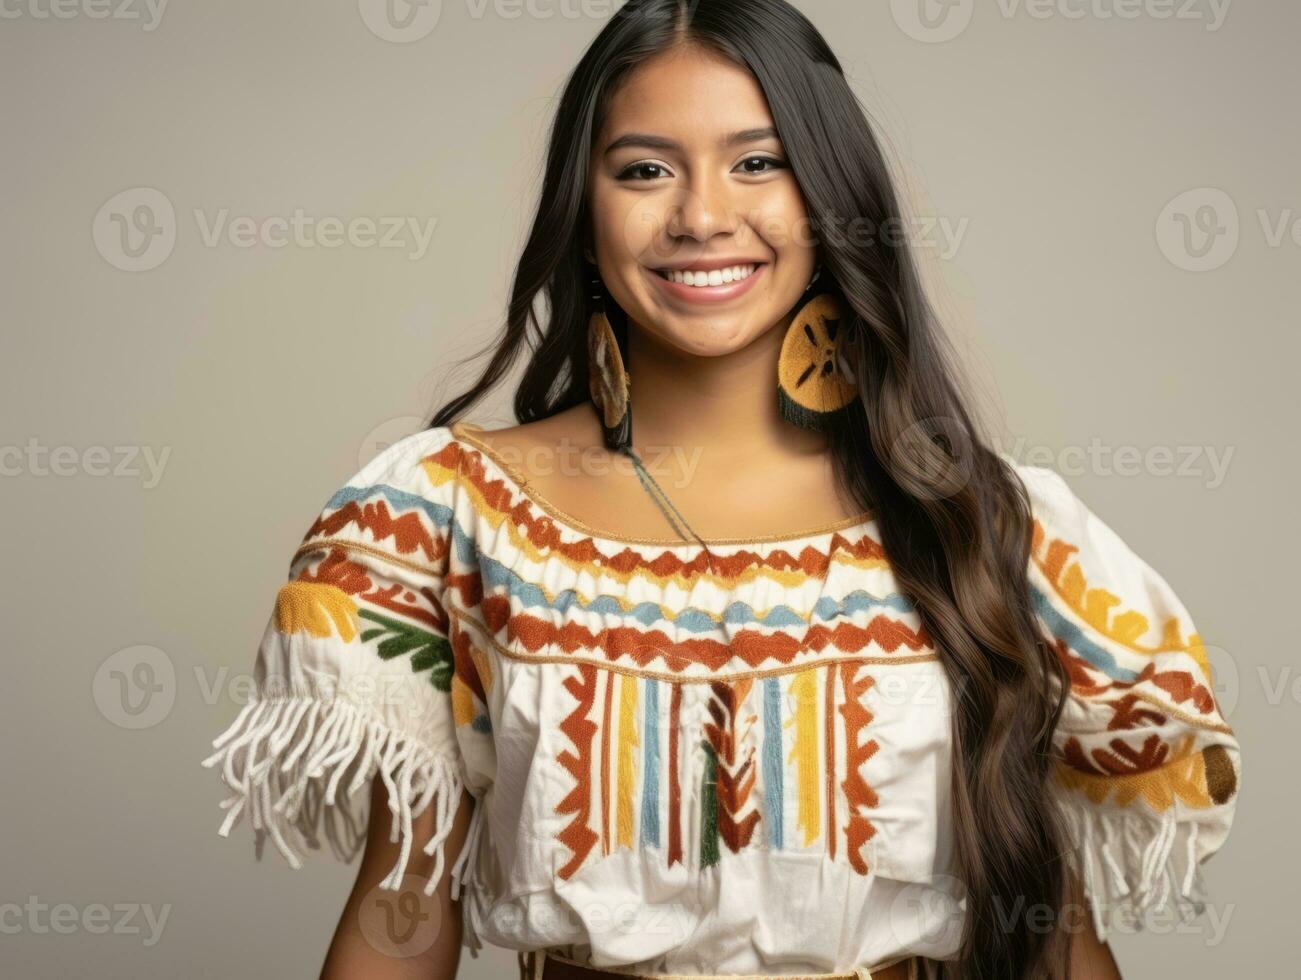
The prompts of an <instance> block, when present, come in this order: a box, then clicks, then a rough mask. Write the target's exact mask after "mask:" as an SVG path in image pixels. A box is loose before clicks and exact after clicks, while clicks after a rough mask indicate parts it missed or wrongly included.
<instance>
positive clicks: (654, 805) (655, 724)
mask: <svg viewBox="0 0 1301 980" xmlns="http://www.w3.org/2000/svg"><path fill="white" fill-rule="evenodd" d="M642 684H643V685H644V686H645V689H646V699H645V701H646V710H645V713H644V715H645V719H646V720H645V731H644V732H643V734H642V744H643V745H645V746H646V764H645V766H644V767H643V768H642V790H641V794H642V795H641V840H642V843H643V844H649V845H650V846H651V847H659V846H660V735H659V720H660V688H659V681H657V680H656V679H655V678H653V677H644V678H642Z"/></svg>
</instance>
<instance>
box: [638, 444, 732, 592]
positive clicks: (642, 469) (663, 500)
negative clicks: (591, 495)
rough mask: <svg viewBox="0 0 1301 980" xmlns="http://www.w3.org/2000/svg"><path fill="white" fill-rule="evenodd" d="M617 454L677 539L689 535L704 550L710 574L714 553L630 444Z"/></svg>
mask: <svg viewBox="0 0 1301 980" xmlns="http://www.w3.org/2000/svg"><path fill="white" fill-rule="evenodd" d="M618 452H620V453H622V454H623V455H625V456H627V457H628V458H629V459H630V460H632V465H633V468H634V469H635V470H636V471H637V477H638V479H640V480H641V485H642V487H643V488H644V489H645V490H646V492H647V493H648V494H650V498H651V500H653V501H655V506H657V507H658V508H659V509H660V512H661V513H662V514H663V515H664V517H665V518H666V519H667V520H668V522H669V523H670V524H671V525H673V530H674V531H675V532H676V533H677V535H678V537H680V538H682V539H683V540H684V541H685V540H687V534H690V535H691V537H692V538H695V540H696V543H697V544H699V545H700V547H701V548H703V549H704V552H705V561H706V562H707V564H708V567H709V570H710V571H711V572H712V571H714V553H713V552H712V551H710V550H709V545H707V544H706V543H705V539H704V538H702V537H701V536H700V535H699V534H697V533H696V532H695V531H694V530H692V527H691V525H690V524H688V523H687V519H686V518H685V517H683V516H682V513H681V511H679V510H678V509H677V508H676V507H675V506H673V501H671V500H669V497H668V494H666V493H665V492H664V490H663V489H662V488H661V487H660V485H659V484H658V483H656V482H655V478H654V477H652V476H651V475H650V472H649V471H648V470H647V469H646V466H645V464H643V463H642V461H641V457H640V456H638V455H637V452H636V450H634V449H633V448H632V443H631V442H629V444H628V445H626V446H619V447H618ZM679 525H680V526H679ZM684 529H685V530H686V532H687V533H686V534H684V533H683V530H684Z"/></svg>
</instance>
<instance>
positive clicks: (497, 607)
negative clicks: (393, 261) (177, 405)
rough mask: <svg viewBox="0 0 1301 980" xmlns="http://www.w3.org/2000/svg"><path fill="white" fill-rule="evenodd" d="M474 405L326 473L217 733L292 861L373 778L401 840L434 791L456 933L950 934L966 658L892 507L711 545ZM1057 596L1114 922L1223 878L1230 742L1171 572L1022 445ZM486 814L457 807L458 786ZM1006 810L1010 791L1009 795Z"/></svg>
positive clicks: (752, 964)
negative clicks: (649, 514) (570, 486)
mask: <svg viewBox="0 0 1301 980" xmlns="http://www.w3.org/2000/svg"><path fill="white" fill-rule="evenodd" d="M476 428H477V427H473V426H471V425H470V424H469V423H455V424H454V425H452V426H450V427H437V428H432V429H428V430H426V431H423V432H420V433H418V434H416V435H413V436H410V437H408V438H406V439H404V440H402V441H400V442H398V443H396V444H395V445H393V446H391V447H390V448H388V449H387V450H385V451H384V452H382V453H381V454H380V455H379V456H378V457H377V458H375V459H374V460H373V461H372V462H370V463H369V464H368V465H366V466H365V467H364V468H363V469H362V470H361V471H360V472H359V473H357V474H356V475H355V476H354V477H353V478H352V479H351V480H349V481H348V483H347V484H346V485H345V486H343V487H342V488H341V489H339V490H338V491H337V492H336V493H335V494H334V495H333V496H332V497H331V498H330V499H329V501H328V502H327V503H326V505H325V508H324V510H323V511H322V513H321V514H320V516H319V517H318V518H317V519H316V521H315V522H314V523H313V524H312V525H311V527H310V528H309V529H308V531H307V533H306V535H305V537H304V539H303V544H302V546H301V547H300V548H299V549H298V551H297V552H296V554H295V555H294V557H293V560H292V564H291V568H290V574H289V581H288V583H287V584H286V585H285V586H284V587H283V588H281V589H280V591H279V594H278V595H277V596H276V601H275V610H274V613H273V614H272V616H271V618H270V622H269V623H268V626H267V629H266V633H265V635H264V637H263V639H262V642H261V646H260V648H259V650H258V652H257V659H256V674H255V677H256V687H257V691H258V695H257V697H256V699H255V700H253V701H252V702H250V703H249V704H247V705H246V706H244V707H243V709H242V710H241V711H240V713H239V715H238V717H236V718H235V719H234V721H233V723H231V724H230V726H229V727H228V728H227V729H226V731H225V732H224V733H222V734H221V735H220V736H219V737H218V738H217V739H216V740H215V741H214V742H213V746H214V748H215V749H216V752H215V753H213V754H212V755H211V756H210V757H208V758H207V759H205V760H204V765H207V766H217V767H220V768H219V771H220V773H221V774H222V777H223V779H224V782H225V783H226V785H227V786H228V787H229V789H230V790H231V795H230V796H229V798H228V799H227V800H226V801H225V802H224V803H223V807H225V808H226V810H227V813H226V818H225V821H224V822H223V823H222V825H221V827H220V830H219V833H221V834H222V835H223V836H224V835H227V834H229V832H230V830H231V828H232V826H233V825H234V824H235V823H236V822H237V821H238V820H239V819H240V818H241V817H242V815H243V814H244V813H248V814H249V816H250V817H251V819H252V822H253V825H254V828H255V833H256V838H257V844H258V849H259V853H260V852H261V845H262V842H263V839H264V838H265V836H266V835H268V834H269V835H270V836H271V838H272V840H273V841H274V843H275V844H276V846H277V848H278V849H279V850H280V851H281V852H282V853H283V854H284V856H285V857H286V859H287V860H288V861H289V862H290V864H291V865H292V866H293V867H295V868H297V867H299V866H300V857H299V848H302V847H304V846H306V847H309V848H316V847H319V837H318V835H319V833H320V831H321V829H322V824H323V825H324V830H325V833H326V835H327V837H328V839H329V840H330V842H331V843H332V844H333V845H334V848H335V851H336V853H337V854H339V855H340V856H342V857H344V858H347V857H350V856H351V855H353V854H355V853H356V851H357V850H358V849H359V847H360V845H361V843H362V841H363V839H364V833H365V829H364V828H365V808H366V798H367V794H366V793H365V792H359V791H360V790H362V788H363V787H364V786H367V785H368V784H369V782H370V780H371V778H372V777H373V776H374V775H375V774H377V773H378V774H379V775H380V777H381V778H383V779H384V780H385V783H386V785H387V788H388V792H389V794H390V799H396V800H397V801H398V804H399V807H400V809H399V811H398V812H397V813H396V814H395V815H394V818H393V820H394V831H393V833H394V839H395V840H397V839H398V838H399V836H400V838H401V840H402V841H403V850H402V857H401V859H400V860H399V861H398V862H397V864H396V865H395V866H394V868H393V870H392V873H391V875H390V876H389V878H388V879H387V880H386V883H385V884H386V887H390V888H397V887H398V883H399V882H400V880H401V878H402V876H403V873H404V870H405V868H406V865H407V863H408V860H409V856H410V849H411V835H412V830H411V819H412V817H414V816H415V815H418V814H420V813H421V812H422V811H423V810H424V809H425V808H426V807H429V806H432V807H434V808H435V809H434V813H435V815H436V825H437V828H438V829H437V831H436V833H435V836H434V837H433V838H432V839H431V840H430V841H429V844H428V847H427V848H426V852H427V853H430V854H433V855H435V857H436V861H435V870H434V872H433V875H432V877H431V879H430V881H429V886H428V891H429V892H431V893H432V890H433V886H434V883H435V882H436V881H437V880H438V879H439V878H440V877H441V875H442V874H444V873H450V874H451V875H452V876H453V890H454V894H455V895H459V897H460V899H461V905H462V914H463V926H464V942H465V943H466V944H467V945H468V946H469V947H470V948H471V950H474V951H477V949H478V948H479V946H480V944H481V943H482V942H484V941H486V942H490V943H494V944H497V945H500V946H504V947H507V948H513V949H517V950H527V949H538V948H547V949H549V950H552V951H555V952H558V953H560V954H562V955H565V956H568V957H569V958H572V959H577V960H579V961H581V962H588V963H590V964H591V965H593V966H595V967H598V968H615V969H618V968H629V969H634V968H635V969H637V970H640V971H642V972H647V973H660V972H662V973H695V974H730V973H760V972H764V973H771V974H776V975H781V974H792V973H801V972H838V971H853V970H855V969H858V968H862V967H868V968H874V967H877V966H882V965H886V964H888V963H891V962H894V961H895V960H897V959H900V958H903V957H904V956H907V955H918V956H922V957H926V958H927V959H929V960H943V959H952V958H954V956H955V954H956V950H957V944H958V940H959V937H960V935H961V931H962V930H961V924H962V915H963V914H964V912H963V908H964V907H963V901H962V890H961V886H960V882H959V881H958V879H957V877H956V869H955V867H954V865H953V849H952V841H951V837H950V814H949V768H950V727H949V726H950V722H949V713H950V710H951V706H952V698H951V692H950V690H949V686H948V683H947V679H946V675H945V673H944V671H943V669H942V668H941V664H940V662H939V659H938V657H937V654H936V650H935V648H934V646H933V645H932V642H931V639H930V637H929V636H928V635H927V633H926V630H925V629H924V627H923V625H922V622H921V620H920V617H919V616H918V615H917V612H916V610H915V608H914V606H913V604H912V603H911V602H910V601H909V600H908V598H907V597H906V596H904V595H902V594H901V593H900V592H899V590H898V588H897V585H896V582H895V579H894V577H893V575H892V573H891V570H890V565H889V563H888V562H887V561H886V559H885V555H884V552H883V549H882V546H881V543H880V536H879V531H878V528H877V526H876V522H875V518H874V517H873V516H872V515H871V514H864V515H860V516H858V517H855V518H850V519H847V520H845V521H841V522H839V523H837V524H834V525H829V526H824V527H819V528H811V529H809V530H808V531H807V532H805V533H802V534H800V535H798V536H794V535H791V536H777V537H770V538H765V539H761V540H753V539H752V540H728V541H710V549H711V551H713V553H714V556H715V567H714V568H713V569H712V570H711V569H709V568H708V567H707V566H706V564H705V560H704V559H705V556H704V554H703V553H702V550H701V549H700V547H699V545H698V544H694V543H693V544H684V543H683V542H682V541H680V540H678V539H672V538H667V537H666V538H665V539H663V540H646V539H636V540H633V539H627V538H622V537H617V536H615V535H610V534H606V535H601V534H599V533H596V532H594V531H593V530H592V529H590V528H587V527H586V526H585V525H583V524H582V522H581V521H579V520H577V519H575V518H573V517H570V516H569V515H566V514H564V513H562V512H561V511H559V510H557V509H556V508H555V507H554V506H552V505H551V504H549V503H548V502H547V501H546V500H545V499H543V498H542V497H541V496H539V495H538V494H537V493H536V492H535V491H533V490H532V488H530V487H529V486H528V483H527V478H526V477H525V476H524V475H523V474H521V473H520V472H519V471H518V470H517V469H516V468H515V467H513V466H512V465H511V464H510V463H509V462H508V461H506V460H505V459H504V458H503V457H502V456H501V455H500V454H499V453H497V452H496V451H495V450H493V449H492V448H491V447H489V446H488V445H487V444H486V443H485V442H484V441H483V440H481V439H479V438H478V437H477V435H476V431H475V430H476ZM1004 458H1005V459H1006V460H1007V461H1008V462H1009V463H1010V464H1012V465H1013V466H1014V467H1015V468H1016V472H1017V473H1018V474H1019V476H1020V477H1021V479H1022V482H1023V483H1024V484H1025V486H1026V489H1027V491H1028V494H1029V497H1030V500H1031V503H1032V510H1033V514H1034V519H1035V520H1034V538H1033V547H1032V549H1031V554H1030V555H1029V577H1030V584H1031V590H1032V596H1033V599H1034V603H1035V606H1036V609H1037V614H1038V620H1039V622H1040V624H1041V626H1042V628H1043V630H1044V631H1045V632H1046V634H1047V635H1048V636H1049V638H1051V639H1052V640H1054V641H1055V646H1056V649H1057V652H1058V654H1059V656H1060V657H1061V658H1062V659H1063V661H1064V662H1065V664H1066V666H1067V667H1068V670H1069V676H1070V681H1071V691H1070V697H1069V700H1068V702H1067V707H1066V710H1065V712H1064V714H1063V716H1062V719H1061V723H1060V726H1059V729H1058V731H1057V733H1056V737H1055V739H1054V745H1055V748H1056V750H1057V753H1058V756H1057V768H1056V774H1057V778H1056V779H1055V781H1054V784H1053V785H1054V794H1055V799H1056V800H1057V801H1058V804H1059V805H1060V807H1061V808H1062V811H1063V812H1064V813H1065V814H1066V816H1067V818H1068V825H1069V828H1070V833H1071V841H1070V844H1071V846H1072V849H1071V851H1070V853H1069V855H1068V857H1069V860H1070V861H1071V862H1072V866H1073V867H1074V868H1075V869H1076V870H1077V871H1078V873H1079V874H1080V876H1081V879H1082V881H1083V883H1084V886H1085V891H1086V894H1087V896H1088V897H1089V899H1090V901H1091V903H1092V907H1093V910H1094V914H1095V925H1096V927H1097V929H1098V930H1099V933H1100V934H1101V935H1102V936H1104V937H1105V936H1106V934H1107V931H1108V929H1109V928H1113V927H1114V926H1115V924H1116V923H1117V922H1118V921H1121V919H1120V918H1118V917H1124V921H1126V922H1133V921H1134V918H1135V916H1137V915H1139V914H1141V913H1144V912H1148V911H1150V910H1154V909H1173V910H1175V911H1177V912H1178V913H1179V914H1180V915H1181V916H1185V917H1186V916H1191V915H1193V914H1196V913H1199V912H1200V911H1201V910H1202V905H1203V903H1204V901H1205V892H1204V886H1203V883H1202V876H1201V871H1200V868H1199V865H1200V864H1201V863H1202V862H1204V861H1205V860H1206V859H1207V858H1209V857H1210V856H1211V855H1212V854H1214V853H1215V852H1216V851H1217V850H1218V849H1219V848H1220V847H1221V845H1222V844H1223V843H1224V841H1225V838H1226V837H1227V835H1228V833H1229V829H1230V825H1231V822H1232V819H1233V813H1234V805H1235V802H1236V797H1237V792H1238V787H1239V783H1240V761H1239V746H1238V742H1237V740H1236V738H1235V736H1234V734H1233V732H1232V730H1231V729H1230V727H1229V725H1228V724H1226V722H1225V719H1224V717H1223V716H1222V714H1221V712H1220V709H1219V706H1218V704H1217V702H1216V699H1215V696H1214V693H1213V691H1212V679H1211V670H1210V664H1209V662H1208V659H1207V654H1206V650H1205V648H1204V647H1203V644H1202V642H1201V640H1200V638H1199V637H1198V635H1197V633H1196V631H1195V630H1194V627H1193V624H1192V622H1191V620H1190V619H1189V616H1188V613H1187V611H1186V610H1185V608H1184V606H1183V605H1182V604H1181V603H1180V601H1179V599H1178V598H1177V597H1176V596H1175V594H1174V593H1173V592H1172V591H1171V588H1170V586H1169V585H1168V584H1167V582H1166V581H1165V580H1164V579H1163V578H1162V577H1161V576H1160V575H1159V574H1157V573H1156V572H1155V571H1154V570H1153V569H1152V568H1151V567H1149V566H1148V565H1147V564H1146V563H1145V562H1144V561H1143V560H1142V559H1141V558H1139V557H1138V556H1137V555H1136V554H1135V553H1134V552H1133V551H1132V550H1131V549H1130V548H1129V547H1128V546H1127V545H1126V544H1125V543H1124V542H1123V541H1122V540H1121V539H1120V538H1119V537H1118V536H1117V535H1116V534H1115V533H1114V532H1113V531H1112V530H1111V528H1109V527H1108V526H1107V525H1106V524H1104V523H1103V522H1102V520H1101V519H1099V518H1098V517H1097V516H1096V515H1094V514H1093V513H1092V512H1091V511H1090V510H1089V509H1088V507H1086V506H1085V505H1084V504H1083V503H1082V502H1081V501H1080V500H1079V498H1077V497H1076V496H1075V495H1074V494H1073V492H1072V491H1071V490H1070V489H1069V487H1068V485H1067V483H1066V482H1065V480H1064V479H1063V478H1062V477H1061V476H1059V475H1058V474H1057V473H1055V472H1054V471H1052V470H1049V469H1045V468H1040V467H1034V466H1027V465H1022V464H1019V463H1016V462H1015V461H1013V460H1012V459H1011V457H1010V456H1005V457H1004ZM463 787H464V788H467V789H468V790H469V792H470V793H471V795H472V796H473V797H474V799H475V801H476V802H475V807H474V812H473V819H472V821H471V825H470V833H469V836H468V838H467V841H466V844H465V847H464V848H463V849H462V852H461V853H460V854H459V855H451V856H449V858H448V859H447V860H445V859H444V855H443V850H444V847H443V844H444V839H445V835H446V833H447V831H448V829H449V828H450V824H451V817H452V814H453V813H454V809H455V806H456V804H457V801H458V799H459V797H460V794H461V790H462V788H463ZM991 816H993V815H991Z"/></svg>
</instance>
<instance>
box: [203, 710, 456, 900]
mask: <svg viewBox="0 0 1301 980" xmlns="http://www.w3.org/2000/svg"><path fill="white" fill-rule="evenodd" d="M212 745H213V747H214V748H215V749H217V751H216V752H214V753H213V754H212V755H210V756H209V757H208V758H206V759H204V760H203V765H204V766H206V767H208V768H211V767H212V766H215V765H217V764H218V763H220V764H221V776H222V780H223V781H224V782H225V784H226V785H227V786H228V787H229V788H230V789H231V790H233V793H232V794H231V795H230V796H229V797H227V798H226V799H225V800H223V801H222V803H221V807H222V809H224V810H225V811H226V819H225V820H224V821H223V822H222V825H221V827H220V829H219V830H218V831H217V833H219V834H220V835H221V836H222V837H228V836H230V831H231V829H232V828H233V827H234V826H235V825H236V824H237V823H238V822H239V820H240V818H241V816H242V815H243V813H244V811H245V810H247V811H248V813H249V815H250V819H251V821H252V824H253V828H254V834H255V853H256V857H257V859H258V860H261V858H262V848H263V844H264V842H265V840H266V836H267V834H270V835H271V839H272V840H273V841H274V842H275V845H276V847H277V849H278V850H279V851H280V853H281V854H283V855H284V857H285V860H286V861H288V862H289V866H290V867H291V868H293V869H294V870H298V869H299V868H301V867H302V859H301V858H300V856H299V854H298V852H297V851H296V850H295V848H294V846H293V845H294V844H295V843H299V844H301V845H303V846H306V847H307V848H310V849H312V850H317V849H319V848H320V846H321V845H320V837H319V834H318V831H319V829H320V828H321V827H322V825H323V826H324V829H325V836H326V838H327V840H329V842H330V845H331V847H332V849H333V851H334V854H335V855H336V856H337V857H339V858H340V859H341V860H343V861H350V860H352V858H353V856H354V855H355V854H356V853H357V852H358V850H360V848H361V847H362V846H363V845H364V844H365V841H366V813H365V811H366V809H367V806H368V804H367V803H366V800H367V799H368V797H365V796H363V797H360V798H357V799H355V800H354V794H355V793H356V792H357V790H358V789H360V788H361V787H362V786H364V785H368V784H369V783H370V781H371V779H372V778H373V777H374V775H375V773H376V772H378V773H379V774H380V777H381V778H382V779H383V780H384V786H385V788H386V789H387V790H388V799H389V807H390V809H391V810H392V812H393V821H392V825H391V829H390V831H389V840H390V841H393V842H397V841H398V840H399V839H400V840H401V841H402V848H401V853H400V856H399V857H398V861H397V864H395V865H394V866H393V870H392V871H390V872H389V874H388V875H387V877H385V878H384V880H383V881H382V882H380V887H381V888H385V889H388V890H390V891H396V890H398V888H399V886H400V883H401V880H402V876H403V874H404V873H405V871H406V866H407V862H408V861H409V859H410V856H411V841H412V837H413V833H412V821H413V819H414V818H416V817H418V816H419V815H420V814H421V813H423V812H424V810H425V807H427V806H429V805H430V804H431V802H432V804H433V806H434V807H435V821H434V828H435V829H434V833H433V836H431V837H430V839H429V841H428V843H426V844H425V846H424V849H423V850H424V853H425V854H427V855H432V856H433V857H434V869H433V872H432V873H431V874H430V876H429V882H428V883H427V884H426V885H425V888H424V892H425V894H426V895H432V894H433V893H434V890H435V888H436V887H437V885H438V881H439V879H440V878H441V877H442V874H443V864H444V853H443V851H444V849H443V842H444V841H445V840H446V838H447V835H448V834H449V833H450V832H451V829H452V819H453V817H454V815H455V813H456V807H457V804H458V802H459V801H460V798H461V790H462V779H461V775H460V771H459V769H458V768H457V763H456V760H455V759H454V758H451V757H448V756H441V755H438V754H436V753H434V752H431V751H430V750H429V749H428V748H426V747H425V746H423V745H421V744H419V743H418V742H416V741H414V740H413V739H412V738H411V737H410V736H409V735H405V734H403V733H401V732H398V731H395V730H394V729H392V728H389V727H388V726H387V725H384V724H382V723H380V722H378V721H375V720H373V719H372V718H370V717H368V716H367V715H366V714H365V713H364V712H363V711H362V710H361V709H359V708H358V707H357V706H356V705H354V704H351V703H349V702H347V701H342V700H333V701H324V700H321V699H318V698H311V697H303V696H295V697H289V698H282V699H275V700H261V699H257V700H253V701H250V702H249V703H248V704H246V705H245V706H244V707H243V709H241V711H240V713H239V715H238V716H237V717H236V718H235V720H234V721H233V722H232V723H231V725H230V727H229V728H227V729H226V730H225V731H224V732H222V733H221V734H220V735H219V736H217V738H215V739H213V741H212ZM349 774H351V777H352V778H351V779H350V780H349V781H348V783H347V785H346V787H345V789H344V793H343V798H342V799H338V791H339V786H340V784H341V783H342V781H343V780H344V779H345V778H346V777H347V776H348V775H349ZM327 777H328V778H327ZM478 809H479V807H476V808H475V810H476V813H477V811H478ZM466 850H467V851H468V850H469V849H468V848H467V849H466ZM461 860H462V861H464V860H465V854H462V855H461ZM460 863H461V862H460V861H458V865H459V864H460Z"/></svg>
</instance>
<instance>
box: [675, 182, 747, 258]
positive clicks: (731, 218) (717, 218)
mask: <svg viewBox="0 0 1301 980" xmlns="http://www.w3.org/2000/svg"><path fill="white" fill-rule="evenodd" d="M675 195H676V196H675V198H674V200H673V201H672V203H671V204H670V206H669V216H668V221H667V223H666V224H667V230H668V233H669V235H670V236H672V237H673V238H694V239H695V240H696V241H700V242H705V241H708V240H709V239H710V238H712V237H713V236H714V235H717V234H719V233H732V232H735V231H736V223H737V213H736V207H735V202H734V201H733V200H732V198H731V196H730V194H729V193H728V190H727V185H726V182H725V181H723V180H719V179H717V178H713V177H709V176H705V177H702V178H700V179H699V180H696V181H693V182H692V183H691V184H689V185H687V186H686V187H682V188H680V189H677V190H676V191H675Z"/></svg>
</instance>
